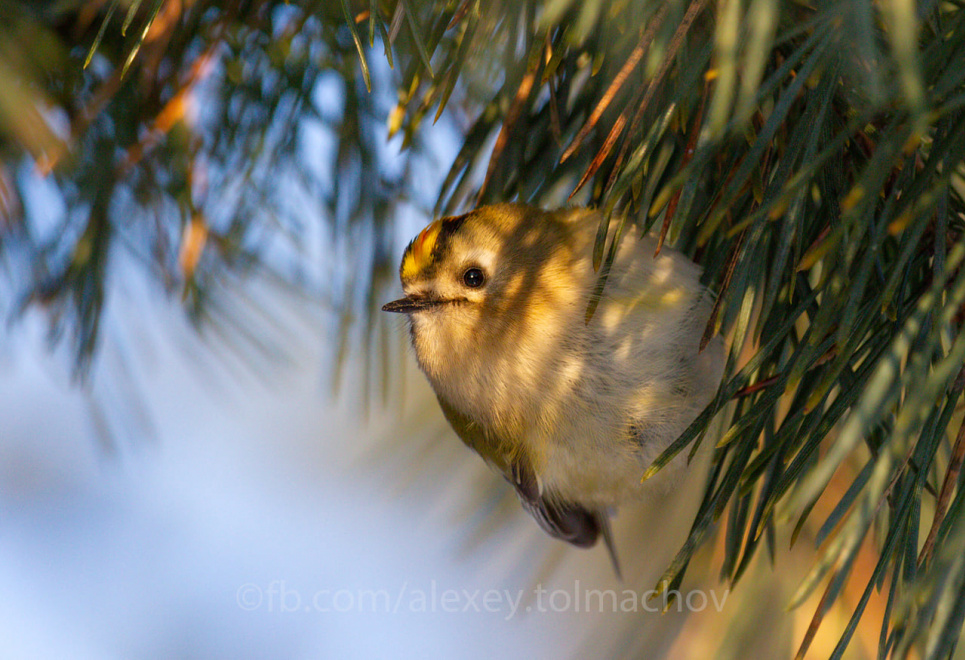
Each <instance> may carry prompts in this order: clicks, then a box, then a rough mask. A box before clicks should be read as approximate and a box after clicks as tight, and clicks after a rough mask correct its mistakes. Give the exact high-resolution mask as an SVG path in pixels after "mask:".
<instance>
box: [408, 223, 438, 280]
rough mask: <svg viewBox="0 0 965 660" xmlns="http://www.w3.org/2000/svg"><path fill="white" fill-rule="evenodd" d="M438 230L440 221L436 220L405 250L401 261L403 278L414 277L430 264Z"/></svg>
mask: <svg viewBox="0 0 965 660" xmlns="http://www.w3.org/2000/svg"><path fill="white" fill-rule="evenodd" d="M440 229H442V221H441V220H436V221H435V222H433V223H432V224H430V225H429V226H428V227H426V228H425V229H423V230H422V231H421V232H419V235H418V236H416V238H415V240H414V241H412V243H410V244H409V249H408V250H406V253H405V258H403V260H402V277H403V278H406V279H407V278H410V277H415V276H416V275H418V274H419V273H420V272H421V271H422V270H423V269H424V268H425V267H426V266H428V265H429V264H430V263H431V262H432V252H433V250H434V249H435V247H436V239H438V238H439V230H440Z"/></svg>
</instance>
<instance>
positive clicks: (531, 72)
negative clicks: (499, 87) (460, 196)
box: [476, 56, 540, 204]
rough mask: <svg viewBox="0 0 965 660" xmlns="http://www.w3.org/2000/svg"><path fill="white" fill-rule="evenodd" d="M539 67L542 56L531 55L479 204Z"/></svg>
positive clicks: (487, 170)
mask: <svg viewBox="0 0 965 660" xmlns="http://www.w3.org/2000/svg"><path fill="white" fill-rule="evenodd" d="M539 68H540V58H539V57H532V56H531V57H530V60H529V65H528V66H527V71H526V74H525V75H524V76H523V79H522V81H521V82H520V84H519V89H517V90H516V96H515V97H514V98H513V103H512V105H510V106H509V111H508V112H507V113H506V119H505V120H503V126H502V128H500V129H499V135H498V136H497V137H496V144H495V146H494V147H493V153H492V156H490V157H489V167H488V168H486V178H485V179H484V180H483V184H482V187H481V188H480V189H479V195H478V196H477V198H476V203H477V204H481V203H482V200H483V195H485V194H486V189H487V188H488V187H489V183H490V180H491V179H492V176H493V173H494V172H495V171H496V166H497V165H498V164H499V159H500V158H501V157H502V155H503V151H505V149H506V145H507V144H509V135H510V133H512V132H513V127H514V126H515V125H516V122H517V121H518V120H519V117H520V115H522V114H523V106H525V104H526V101H527V100H528V99H529V95H530V93H531V92H532V90H533V83H534V82H535V81H536V73H537V72H538V71H539Z"/></svg>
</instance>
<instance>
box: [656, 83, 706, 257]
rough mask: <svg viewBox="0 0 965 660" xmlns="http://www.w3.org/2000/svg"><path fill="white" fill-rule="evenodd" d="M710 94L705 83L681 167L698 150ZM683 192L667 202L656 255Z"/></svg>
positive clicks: (661, 245) (661, 246)
mask: <svg viewBox="0 0 965 660" xmlns="http://www.w3.org/2000/svg"><path fill="white" fill-rule="evenodd" d="M708 94H710V83H707V84H705V85H704V93H703V95H702V96H701V97H700V107H698V108H697V116H696V117H694V124H693V126H691V128H690V136H689V137H688V138H687V147H686V149H684V157H683V159H682V160H681V162H680V169H683V168H685V167H687V165H688V164H689V163H690V161H691V160H693V158H694V151H696V150H697V136H698V135H699V134H700V125H701V123H703V121H704V106H705V105H706V104H707V95H708ZM682 192H683V188H680V189H678V190H677V192H675V193H674V195H673V197H671V198H670V202H669V203H668V204H667V211H666V212H665V213H664V216H663V225H662V226H661V227H660V236H659V237H658V238H657V249H656V251H655V252H654V253H653V256H654V257H657V256H658V255H659V254H660V250H661V249H662V248H663V242H664V240H665V239H666V238H667V232H668V231H670V223H671V222H672V221H673V216H674V213H675V212H676V210H677V204H678V203H679V202H680V194H681V193H682Z"/></svg>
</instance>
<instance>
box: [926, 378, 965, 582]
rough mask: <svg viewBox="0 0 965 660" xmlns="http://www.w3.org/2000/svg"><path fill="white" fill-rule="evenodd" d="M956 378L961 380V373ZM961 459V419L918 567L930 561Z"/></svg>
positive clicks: (964, 431) (964, 446)
mask: <svg viewBox="0 0 965 660" xmlns="http://www.w3.org/2000/svg"><path fill="white" fill-rule="evenodd" d="M962 373H963V374H965V369H963V370H962ZM958 380H959V382H961V380H962V376H961V375H960V376H959V379H958ZM959 391H961V388H959ZM963 460H965V420H963V421H962V425H961V426H960V427H959V428H958V437H957V438H955V446H954V447H953V448H952V455H951V459H950V460H949V462H948V470H946V471H945V480H944V481H943V482H942V490H941V493H940V494H939V495H938V501H937V502H936V503H935V517H934V518H933V519H932V523H931V529H930V530H928V537H927V538H926V539H925V545H923V546H922V548H921V553H920V554H919V555H918V566H919V567H923V566H925V564H927V563H928V562H929V561H931V556H932V553H933V552H934V550H935V542H936V541H937V540H938V528H939V527H941V523H942V520H943V519H944V518H945V512H946V511H947V510H948V503H949V502H950V501H951V499H952V491H953V490H954V489H955V484H957V483H958V475H959V473H960V472H961V471H962V462H963Z"/></svg>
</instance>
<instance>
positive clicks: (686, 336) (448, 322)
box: [382, 204, 723, 570]
mask: <svg viewBox="0 0 965 660" xmlns="http://www.w3.org/2000/svg"><path fill="white" fill-rule="evenodd" d="M599 223H600V214H599V212H598V211H593V210H589V209H582V208H573V209H561V210H558V211H543V210H540V209H537V208H533V207H530V206H524V205H520V204H498V205H494V206H483V207H480V208H477V209H476V210H474V211H472V212H470V213H466V214H465V215H460V216H457V217H445V218H442V219H440V220H436V221H435V222H433V223H431V224H430V225H429V226H428V227H426V228H425V229H423V230H422V232H421V233H420V234H419V235H418V236H417V237H416V238H415V239H414V240H413V241H412V242H411V243H410V244H409V246H408V247H407V248H406V250H405V254H404V256H403V257H402V265H401V268H400V276H401V279H402V289H403V291H404V292H405V297H404V298H402V299H400V300H396V301H393V302H390V303H388V304H386V305H385V306H384V307H383V308H382V309H383V310H384V311H387V312H400V313H403V314H405V315H407V316H408V319H409V328H410V331H411V338H412V345H413V347H414V348H415V355H416V358H417V360H418V363H419V366H420V368H421V369H422V371H423V372H425V374H426V376H427V377H428V379H429V382H430V383H431V385H432V388H433V389H434V390H435V393H436V395H437V397H438V399H439V404H440V405H441V407H442V411H443V413H444V414H445V416H446V419H447V420H448V421H449V423H450V424H451V425H452V427H453V429H454V430H455V431H456V433H457V434H458V435H459V437H460V438H462V440H463V441H464V442H465V443H466V444H467V445H469V446H470V447H471V448H472V449H473V450H475V451H476V452H477V453H478V454H479V455H480V456H482V457H483V458H484V459H485V460H486V462H487V463H489V464H490V465H491V466H493V467H494V468H495V469H497V470H498V471H499V472H501V473H502V474H503V475H504V476H505V477H506V479H507V480H508V481H509V482H510V483H511V484H512V485H513V486H514V487H515V488H516V491H517V493H518V495H519V498H520V500H521V502H522V504H523V506H524V507H525V508H526V509H527V510H528V511H529V512H530V513H531V514H532V515H533V517H534V518H536V520H537V522H539V524H540V526H542V528H543V529H544V530H546V531H547V532H548V533H549V534H551V535H552V536H554V537H557V538H560V539H562V540H564V541H568V542H569V543H572V544H574V545H576V546H580V547H589V546H591V545H593V544H594V543H595V542H596V540H597V538H598V537H599V536H600V534H603V535H604V538H605V540H606V542H607V545H608V547H609V549H610V552H611V554H612V555H613V557H614V562H615V557H616V556H615V553H614V551H613V546H612V539H611V538H610V535H609V522H608V515H609V513H610V512H611V511H612V510H613V508H614V507H616V506H617V505H618V504H620V503H621V502H624V501H626V500H628V499H631V498H639V497H641V496H642V495H643V494H644V493H645V490H646V488H647V487H648V484H645V483H643V482H642V480H641V477H642V475H643V473H644V471H645V469H646V468H647V467H648V466H649V465H650V463H651V462H652V461H653V459H654V458H656V457H657V456H658V455H659V454H660V452H662V451H663V450H664V449H665V448H666V447H667V446H668V445H669V444H670V443H671V442H672V441H673V440H675V439H676V438H677V437H678V436H679V435H680V434H681V433H682V432H683V431H684V430H685V429H686V428H687V426H688V425H689V424H690V423H691V422H692V421H693V420H694V419H695V418H696V416H697V415H698V414H699V413H700V411H701V410H702V409H703V408H704V406H706V405H707V403H709V402H710V400H711V399H712V398H713V396H714V394H715V393H716V389H717V386H718V385H719V383H720V379H721V372H722V366H723V348H722V344H721V342H720V340H719V339H715V340H714V341H712V342H711V343H710V344H709V345H708V346H707V347H706V348H705V349H704V350H703V351H700V350H699V343H700V338H701V336H702V334H703V330H704V326H705V324H706V322H707V319H708V317H709V315H710V311H711V308H712V304H713V300H712V296H711V295H710V293H709V292H708V291H707V290H706V288H705V287H704V286H703V285H701V283H700V281H699V275H700V269H699V268H698V267H697V266H696V265H695V264H694V263H692V262H691V261H690V260H689V259H687V258H686V257H685V256H684V255H682V254H680V253H679V252H676V251H674V250H671V249H668V248H666V247H664V248H663V249H662V251H661V252H660V255H659V256H657V257H654V253H655V249H656V241H655V240H654V239H652V238H650V237H643V238H640V239H637V238H636V237H633V236H628V237H626V238H625V239H624V240H623V241H622V242H621V244H620V246H619V248H618V250H617V253H616V256H615V259H614V261H613V264H612V267H611V269H610V272H609V277H608V279H607V282H606V286H605V288H604V289H603V293H602V296H601V297H600V299H599V302H598V306H597V307H596V310H595V313H594V314H593V315H592V317H591V318H590V320H589V322H587V320H586V312H587V308H588V305H589V303H590V299H591V296H592V295H593V292H594V287H595V284H596V282H597V279H598V273H597V272H595V271H594V269H593V265H592V252H593V245H594V241H595V237H596V234H597V228H598V226H599ZM617 570H619V569H617Z"/></svg>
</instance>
